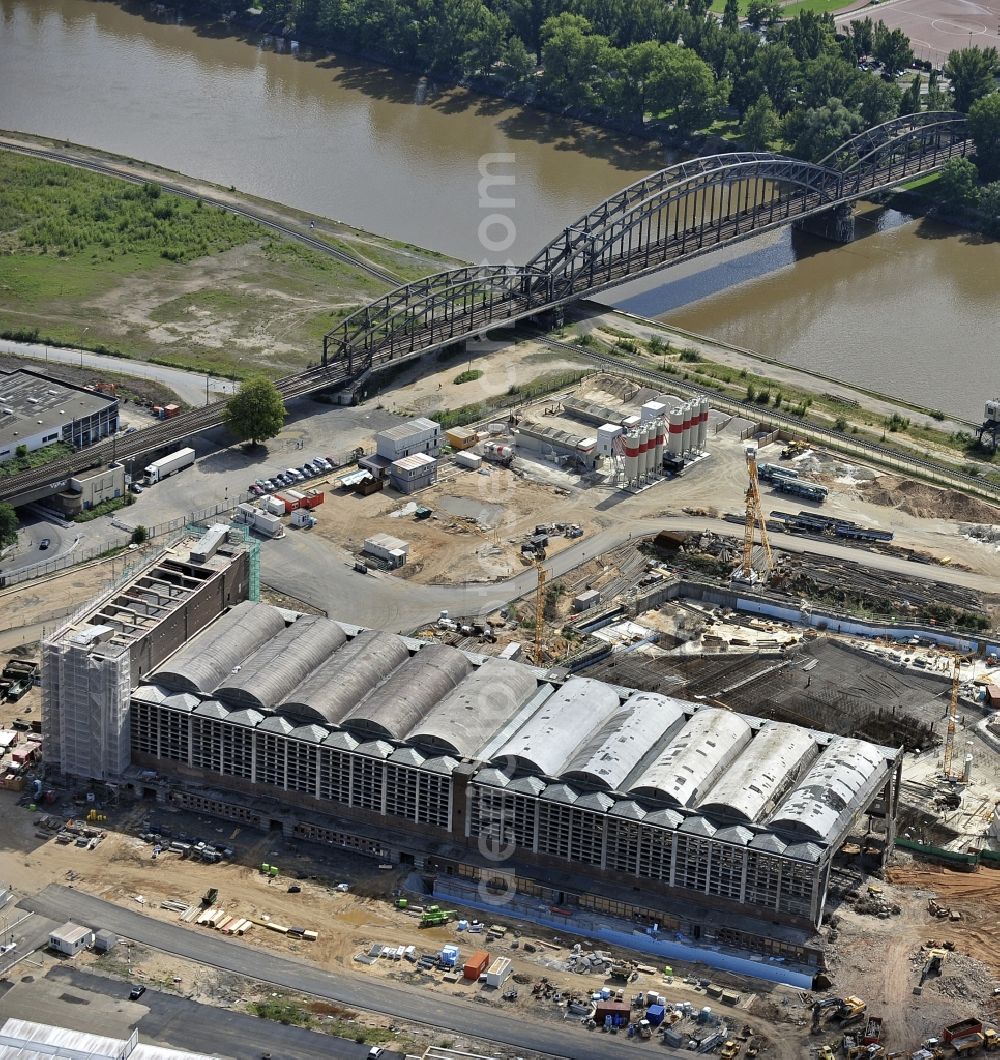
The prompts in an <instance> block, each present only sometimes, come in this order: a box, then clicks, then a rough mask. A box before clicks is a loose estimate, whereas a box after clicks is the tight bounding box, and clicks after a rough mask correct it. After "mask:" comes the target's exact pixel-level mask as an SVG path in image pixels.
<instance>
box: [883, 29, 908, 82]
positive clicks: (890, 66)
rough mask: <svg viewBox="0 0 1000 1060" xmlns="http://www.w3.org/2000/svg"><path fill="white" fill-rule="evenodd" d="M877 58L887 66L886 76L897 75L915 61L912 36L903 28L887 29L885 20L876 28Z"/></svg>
mask: <svg viewBox="0 0 1000 1060" xmlns="http://www.w3.org/2000/svg"><path fill="white" fill-rule="evenodd" d="M875 58H876V59H878V61H879V62H880V63H881V64H882V66H883V67H884V68H885V76H886V77H895V76H896V75H897V74H900V73H902V72H903V71H904V70H905V69H906V68H907V67H908V66H909V65H910V63H912V62H913V49H912V48H911V47H910V38H909V37H907V35H906V34H905V33H904V32H903V31H902V30H901V29H893V30H890V29H887V28H886V26H885V23H884V22H879V23H878V25H877V26H876V28H875Z"/></svg>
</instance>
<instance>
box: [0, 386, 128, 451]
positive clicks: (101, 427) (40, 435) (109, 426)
mask: <svg viewBox="0 0 1000 1060" xmlns="http://www.w3.org/2000/svg"><path fill="white" fill-rule="evenodd" d="M117 430H118V399H117V398H115V397H109V396H108V395H107V394H102V393H99V392H98V391H96V390H88V389H87V388H86V387H82V386H73V385H72V384H71V383H63V382H61V381H60V380H58V379H52V378H50V377H49V376H46V375H41V374H40V373H39V372H31V371H28V370H27V369H24V368H18V369H16V370H15V371H13V372H0V464H2V463H4V461H6V460H12V459H13V458H14V457H15V456H16V455H17V450H18V449H19V448H20V447H21V446H24V447H25V448H26V449H27V451H28V452H29V453H30V452H34V451H35V450H36V449H42V448H44V447H45V446H47V445H53V444H55V443H56V442H66V443H67V444H68V445H72V446H74V447H75V448H78V449H79V448H82V447H83V446H86V445H93V444H94V442H98V441H100V440H101V439H102V438H106V437H107V436H108V435H110V434H114V433H115V431H117Z"/></svg>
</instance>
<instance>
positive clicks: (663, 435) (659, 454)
mask: <svg viewBox="0 0 1000 1060" xmlns="http://www.w3.org/2000/svg"><path fill="white" fill-rule="evenodd" d="M666 447H667V425H666V423H665V421H664V419H663V417H662V416H661V417H660V418H659V419H658V420H657V421H656V444H655V445H654V447H653V473H654V474H656V475H659V474H660V472H662V471H663V450H664V449H666Z"/></svg>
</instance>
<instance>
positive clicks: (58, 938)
mask: <svg viewBox="0 0 1000 1060" xmlns="http://www.w3.org/2000/svg"><path fill="white" fill-rule="evenodd" d="M93 944H94V933H93V931H91V930H90V928H87V927H81V926H80V925H79V924H74V923H72V922H68V923H65V924H63V926H62V927H61V928H57V929H56V930H55V931H53V932H52V934H51V935H49V949H51V950H55V951H56V953H61V954H63V955H64V956H66V957H75V956H76V955H77V954H78V953H79V952H80V950H85V949H87V947H88V946H92V945H93Z"/></svg>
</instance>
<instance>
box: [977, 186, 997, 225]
mask: <svg viewBox="0 0 1000 1060" xmlns="http://www.w3.org/2000/svg"><path fill="white" fill-rule="evenodd" d="M976 205H977V206H978V208H979V212H980V213H981V214H982V215H983V216H984V217H985V218H986V230H987V231H988V232H989V233H990V234H991V235H997V234H1000V180H995V181H993V183H992V184H987V185H986V186H985V187H983V188H980V189H979V199H978V202H977V203H976Z"/></svg>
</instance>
